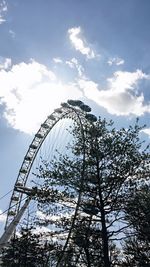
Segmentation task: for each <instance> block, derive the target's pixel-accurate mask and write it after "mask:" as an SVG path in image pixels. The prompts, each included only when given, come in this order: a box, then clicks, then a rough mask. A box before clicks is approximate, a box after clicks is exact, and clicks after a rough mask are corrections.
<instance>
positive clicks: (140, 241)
mask: <svg viewBox="0 0 150 267" xmlns="http://www.w3.org/2000/svg"><path fill="white" fill-rule="evenodd" d="M125 211H126V219H127V220H128V221H129V223H130V225H131V229H130V237H129V238H128V239H127V240H126V241H125V242H124V255H125V256H124V258H125V259H124V261H123V266H129V267H130V266H132V267H137V266H138V267H149V266H150V186H149V184H147V185H144V186H139V187H138V188H137V189H136V191H135V193H134V195H133V196H132V197H131V198H130V199H129V201H128V203H127V206H126V207H125Z"/></svg>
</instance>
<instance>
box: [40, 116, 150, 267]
mask: <svg viewBox="0 0 150 267" xmlns="http://www.w3.org/2000/svg"><path fill="white" fill-rule="evenodd" d="M140 130H141V127H139V126H138V121H137V122H136V124H135V126H134V127H132V126H130V127H129V128H128V129H124V128H122V129H120V130H116V129H115V128H113V124H112V122H110V123H107V122H106V121H105V120H101V119H100V118H99V120H98V121H97V122H94V123H88V122H87V121H85V122H84V124H82V125H78V124H75V126H74V128H73V129H72V134H73V143H72V144H70V145H68V154H66V155H59V154H58V157H56V158H54V159H53V161H51V162H45V161H44V160H43V164H42V165H41V166H40V168H39V174H38V176H39V177H40V179H41V180H42V181H43V182H42V184H43V185H42V187H41V191H39V192H40V193H39V194H38V197H37V199H38V201H39V209H40V210H41V211H42V212H44V214H45V215H46V220H42V219H41V220H40V222H39V223H40V224H41V225H43V224H44V225H46V226H47V227H49V229H53V231H52V232H53V233H52V235H54V237H55V238H57V242H58V244H61V245H62V252H61V253H60V256H59V260H58V263H57V265H56V266H60V265H62V266H88V267H92V266H94V267H96V266H104V267H110V266H117V265H119V264H121V263H120V257H119V249H117V246H118V243H120V240H123V239H125V238H129V237H130V231H127V230H129V229H130V228H131V221H130V220H129V218H128V216H127V210H126V206H127V204H128V207H129V201H128V200H129V199H131V203H132V197H133V196H134V195H135V191H136V190H137V188H138V187H139V186H140V185H141V184H142V185H144V184H145V183H146V180H148V178H146V177H147V173H148V172H149V164H148V159H149V155H148V153H147V151H146V150H142V143H141V142H140V140H139V136H138V135H139V132H140ZM129 209H130V208H129ZM120 246H121V243H120V245H119V247H120ZM122 249H123V248H122Z"/></svg>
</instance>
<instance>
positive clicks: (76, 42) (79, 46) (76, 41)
mask: <svg viewBox="0 0 150 267" xmlns="http://www.w3.org/2000/svg"><path fill="white" fill-rule="evenodd" d="M68 34H69V38H70V40H71V42H72V44H73V46H74V47H75V49H76V50H78V51H79V52H80V53H81V54H83V55H85V56H86V57H87V58H88V59H92V58H95V57H96V54H95V53H94V51H93V50H92V49H91V48H90V47H89V45H88V44H87V42H86V41H85V40H83V39H82V38H81V37H80V35H81V28H80V27H75V28H71V29H69V30H68Z"/></svg>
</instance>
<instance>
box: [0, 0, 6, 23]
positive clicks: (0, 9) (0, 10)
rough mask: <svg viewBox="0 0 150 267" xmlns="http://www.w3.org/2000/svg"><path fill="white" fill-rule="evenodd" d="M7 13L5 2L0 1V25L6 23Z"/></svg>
mask: <svg viewBox="0 0 150 267" xmlns="http://www.w3.org/2000/svg"><path fill="white" fill-rule="evenodd" d="M6 12H7V4H6V1H4V0H3V1H0V24H2V23H4V22H5V21H6V19H5V14H6Z"/></svg>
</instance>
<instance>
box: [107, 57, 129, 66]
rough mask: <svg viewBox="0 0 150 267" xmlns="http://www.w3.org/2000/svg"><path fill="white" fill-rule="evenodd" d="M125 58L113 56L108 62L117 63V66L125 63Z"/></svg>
mask: <svg viewBox="0 0 150 267" xmlns="http://www.w3.org/2000/svg"><path fill="white" fill-rule="evenodd" d="M124 62H125V61H124V59H122V58H119V57H113V58H110V59H109V60H108V61H107V63H108V65H109V66H112V65H117V66H120V65H123V64H124Z"/></svg>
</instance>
